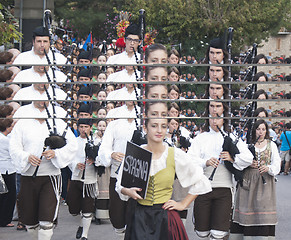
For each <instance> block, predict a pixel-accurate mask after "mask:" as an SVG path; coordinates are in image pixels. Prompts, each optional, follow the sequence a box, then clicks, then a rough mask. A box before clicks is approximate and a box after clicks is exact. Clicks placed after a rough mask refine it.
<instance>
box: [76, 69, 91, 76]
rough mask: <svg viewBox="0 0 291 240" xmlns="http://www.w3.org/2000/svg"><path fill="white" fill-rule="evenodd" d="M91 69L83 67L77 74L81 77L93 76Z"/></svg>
mask: <svg viewBox="0 0 291 240" xmlns="http://www.w3.org/2000/svg"><path fill="white" fill-rule="evenodd" d="M90 73H91V71H90V69H86V68H84V69H82V70H81V71H80V72H78V75H77V78H79V77H89V78H91V76H90V75H91V74H90Z"/></svg>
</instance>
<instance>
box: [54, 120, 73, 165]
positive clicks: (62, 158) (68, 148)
mask: <svg viewBox="0 0 291 240" xmlns="http://www.w3.org/2000/svg"><path fill="white" fill-rule="evenodd" d="M57 120H59V121H57V123H56V124H57V126H58V125H59V124H61V122H62V125H63V129H64V128H65V127H66V125H67V124H66V123H65V122H64V121H62V120H60V119H57ZM61 134H62V133H61ZM77 148H78V144H77V140H76V137H75V136H74V134H73V132H72V131H70V129H68V131H67V134H66V145H65V146H64V147H62V148H59V149H55V150H54V151H55V157H54V158H52V159H51V161H52V164H53V165H54V166H55V167H57V168H64V167H66V166H68V165H69V164H70V163H71V162H72V161H73V159H74V157H75V155H76V152H77Z"/></svg>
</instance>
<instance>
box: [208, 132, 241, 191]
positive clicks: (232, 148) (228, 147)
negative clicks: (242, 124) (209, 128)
mask: <svg viewBox="0 0 291 240" xmlns="http://www.w3.org/2000/svg"><path fill="white" fill-rule="evenodd" d="M217 129H218V130H219V132H220V133H221V135H222V136H223V145H222V151H227V152H229V154H230V156H231V158H232V159H234V158H235V155H236V154H239V153H240V152H239V149H238V148H237V146H236V144H237V143H238V140H239V137H237V138H236V139H235V141H232V139H231V138H230V137H229V136H228V135H227V134H225V133H224V132H223V131H222V130H221V129H220V128H219V127H218V126H217ZM221 160H222V159H219V161H221ZM224 165H225V167H226V169H227V170H228V171H229V172H231V173H232V174H233V175H234V178H235V180H236V181H237V182H238V183H239V184H240V185H241V186H242V183H243V171H240V170H238V169H236V168H235V167H234V166H233V163H231V162H230V161H224ZM216 170H217V168H214V169H213V171H212V173H211V175H210V177H209V180H210V181H212V180H213V177H214V175H215V172H216Z"/></svg>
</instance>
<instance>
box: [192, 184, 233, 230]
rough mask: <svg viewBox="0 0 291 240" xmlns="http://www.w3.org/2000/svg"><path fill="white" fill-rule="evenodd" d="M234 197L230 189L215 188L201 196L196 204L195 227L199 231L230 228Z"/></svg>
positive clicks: (196, 200)
mask: <svg viewBox="0 0 291 240" xmlns="http://www.w3.org/2000/svg"><path fill="white" fill-rule="evenodd" d="M231 204H232V195H231V191H230V188H213V189H212V191H211V192H210V193H206V194H202V195H199V196H198V197H197V198H196V199H195V202H194V208H193V210H194V225H195V229H196V230H197V231H210V230H219V231H224V232H227V231H228V230H229V228H230V219H231Z"/></svg>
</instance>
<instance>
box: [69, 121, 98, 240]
mask: <svg viewBox="0 0 291 240" xmlns="http://www.w3.org/2000/svg"><path fill="white" fill-rule="evenodd" d="M77 126H78V130H79V132H80V136H79V137H77V143H78V148H77V153H76V156H75V158H74V160H73V162H72V163H71V164H70V165H69V166H70V169H71V170H72V178H71V183H70V187H69V190H68V194H67V204H68V206H69V212H70V214H72V215H73V216H77V215H79V214H81V221H80V224H79V227H78V230H77V233H76V238H77V239H80V238H81V239H82V240H86V239H87V237H88V232H89V228H90V225H91V220H92V217H93V213H94V211H95V206H94V204H95V198H96V197H97V194H98V187H97V172H96V168H95V161H96V157H97V154H98V153H97V151H93V152H94V154H95V155H94V154H93V156H87V155H88V154H86V152H85V147H87V146H89V147H93V148H92V149H93V150H96V149H94V146H93V145H95V144H96V145H97V143H98V141H97V142H96V141H94V139H90V138H91V136H90V133H91V131H92V121H91V120H90V119H79V120H78V123H77ZM87 137H88V138H87ZM88 141H93V142H92V143H90V144H91V145H88V144H89V143H88ZM86 144H87V145H86Z"/></svg>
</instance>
